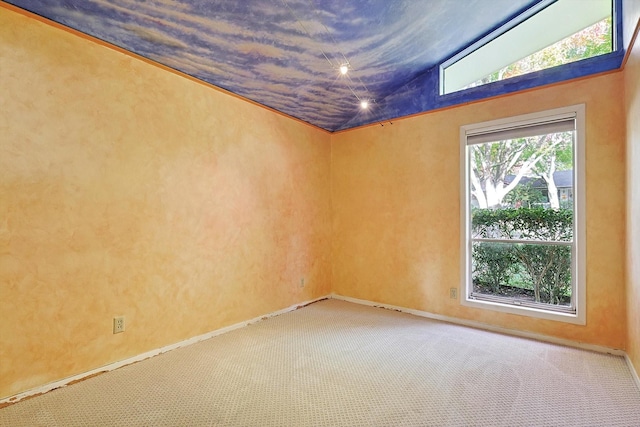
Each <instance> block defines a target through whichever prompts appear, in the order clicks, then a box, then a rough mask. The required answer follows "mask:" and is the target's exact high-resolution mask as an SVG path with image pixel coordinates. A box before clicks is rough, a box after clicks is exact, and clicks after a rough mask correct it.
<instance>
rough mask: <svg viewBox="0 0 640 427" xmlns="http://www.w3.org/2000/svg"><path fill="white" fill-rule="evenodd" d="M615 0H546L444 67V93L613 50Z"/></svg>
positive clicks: (442, 90) (442, 77)
mask: <svg viewBox="0 0 640 427" xmlns="http://www.w3.org/2000/svg"><path fill="white" fill-rule="evenodd" d="M612 21H613V4H612V0H553V1H552V0H544V1H542V2H540V3H538V4H537V5H536V6H535V7H533V8H531V9H529V10H528V11H526V12H524V13H523V14H522V15H520V16H518V17H516V18H515V19H513V20H511V21H510V22H508V23H506V24H505V25H503V26H502V27H501V28H499V29H497V30H496V31H494V32H493V33H491V34H489V35H487V36H486V37H484V38H483V39H481V40H479V41H478V42H476V43H474V44H473V45H472V46H470V47H468V48H467V49H465V50H464V51H462V52H460V53H459V54H457V55H456V56H454V57H453V58H451V59H450V60H448V61H446V62H445V63H444V64H442V66H441V79H440V80H441V88H440V93H441V94H449V93H452V92H457V91H460V90H464V89H468V88H471V87H476V86H482V85H485V84H488V83H492V82H496V81H500V80H505V79H509V78H512V77H517V76H521V75H524V74H528V73H533V72H535V71H540V70H544V69H547V68H551V67H555V66H559V65H564V64H568V63H571V62H575V61H579V60H582V59H586V58H591V57H595V56H598V55H603V54H606V53H610V52H613V50H614V46H613V39H614V38H613V25H612Z"/></svg>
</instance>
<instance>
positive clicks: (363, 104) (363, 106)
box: [360, 99, 369, 110]
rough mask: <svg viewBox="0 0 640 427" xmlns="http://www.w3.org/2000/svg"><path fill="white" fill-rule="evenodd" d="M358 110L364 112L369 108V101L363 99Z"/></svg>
mask: <svg viewBox="0 0 640 427" xmlns="http://www.w3.org/2000/svg"><path fill="white" fill-rule="evenodd" d="M360 108H362V109H363V110H366V109H367V108H369V101H367V100H364V99H363V100H362V101H360Z"/></svg>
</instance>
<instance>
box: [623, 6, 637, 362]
mask: <svg viewBox="0 0 640 427" xmlns="http://www.w3.org/2000/svg"><path fill="white" fill-rule="evenodd" d="M639 9H640V8H639ZM639 11H640V10H639ZM636 29H637V30H640V19H638V21H637V22H636ZM624 77H625V87H624V89H625V97H624V98H625V108H626V118H627V126H626V129H627V316H628V321H627V323H628V337H627V354H628V355H629V358H630V359H631V361H632V362H633V365H634V367H635V370H636V372H637V373H638V374H640V39H637V38H636V42H635V45H634V46H633V48H632V50H631V53H630V55H629V59H628V62H627V64H626V66H625V69H624Z"/></svg>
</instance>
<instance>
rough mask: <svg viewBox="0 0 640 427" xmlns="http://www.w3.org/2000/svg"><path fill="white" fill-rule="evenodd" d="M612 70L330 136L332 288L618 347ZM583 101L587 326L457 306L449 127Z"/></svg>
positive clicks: (619, 123) (618, 126)
mask: <svg viewBox="0 0 640 427" xmlns="http://www.w3.org/2000/svg"><path fill="white" fill-rule="evenodd" d="M622 89H623V80H622V74H621V73H616V74H609V75H605V76H599V77H595V78H591V79H586V80H582V81H576V82H571V83H565V84H562V85H557V86H554V87H548V88H542V89H538V90H535V91H530V92H527V93H520V94H514V95H510V96H505V97H502V98H498V99H493V100H488V101H484V102H480V103H475V104H470V105H465V106H460V107H456V108H452V109H448V110H443V111H439V112H432V113H428V114H424V115H420V116H416V117H412V118H406V119H402V120H397V121H395V122H394V124H393V125H385V126H384V127H381V126H372V127H366V128H362V129H357V130H352V131H349V132H344V133H339V134H336V135H335V136H334V138H333V139H332V182H333V189H332V202H333V206H334V209H333V240H332V242H333V245H332V247H333V262H332V268H333V281H332V287H333V291H334V292H335V293H337V294H339V295H344V296H349V297H353V298H359V299H365V300H371V301H376V302H382V303H386V304H390V305H397V306H403V307H409V308H412V309H417V310H424V311H427V312H431V313H436V314H440V315H445V316H451V317H456V318H460V319H467V320H473V321H476V322H481V323H485V324H489V325H494V326H499V327H505V328H510V329H517V330H521V331H529V332H533V333H538V334H544V335H551V336H554V337H558V338H562V339H569V340H573V341H577V342H583V343H589V344H596V345H602V346H607V347H613V348H620V349H622V348H624V347H625V345H626V338H627V337H626V333H627V332H626V325H625V321H626V318H625V311H626V310H625V298H624V292H625V262H624V259H625V131H624V109H623V105H622V100H621V95H622ZM579 103H585V104H586V114H587V130H586V132H587V135H586V138H587V146H586V158H587V160H586V161H587V164H586V176H587V178H586V179H587V183H586V192H587V194H586V197H587V198H586V203H587V213H586V215H587V217H586V221H587V275H588V277H587V325H586V326H577V325H571V324H566V323H559V322H553V321H549V320H542V319H532V318H529V317H521V316H517V315H511V314H506V313H498V312H495V311H488V310H479V309H474V308H470V307H463V306H461V305H460V303H459V301H458V300H452V299H450V298H449V288H451V287H459V285H460V274H461V273H460V154H459V153H460V142H459V141H460V140H459V129H460V126H461V125H465V124H472V123H478V122H483V121H487V120H492V119H497V118H503V117H509V116H514V115H519V114H525V113H531V112H536V111H541V110H546V109H551V108H557V107H564V106H568V105H573V104H579Z"/></svg>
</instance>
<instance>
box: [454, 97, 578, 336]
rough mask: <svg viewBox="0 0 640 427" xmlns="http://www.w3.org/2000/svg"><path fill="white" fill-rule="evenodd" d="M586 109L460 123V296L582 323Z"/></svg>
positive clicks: (483, 304) (474, 303)
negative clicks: (466, 124) (461, 258)
mask: <svg viewBox="0 0 640 427" xmlns="http://www.w3.org/2000/svg"><path fill="white" fill-rule="evenodd" d="M584 114H585V113H584V105H578V106H573V107H567V108H562V109H556V110H551V111H546V112H541V113H535V114H528V115H524V116H518V117H512V118H508V119H501V120H496V121H491V122H485V123H479V124H474V125H468V126H463V127H461V130H460V139H461V163H462V171H463V173H462V175H463V177H462V191H461V194H462V195H463V196H462V197H463V200H462V203H461V206H462V214H461V219H462V227H461V229H462V231H463V233H462V254H463V260H462V261H463V262H462V265H463V274H462V277H463V282H464V283H463V286H462V287H461V289H464V292H463V295H462V303H463V304H464V305H469V306H474V307H482V308H489V309H494V310H499V311H506V312H510V313H517V314H525V315H530V316H533V317H541V318H547V319H554V320H561V321H565V322H570V323H578V324H584V323H585V302H586V299H585V275H584V196H583V194H584V172H583V163H584V161H583V159H584Z"/></svg>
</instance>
